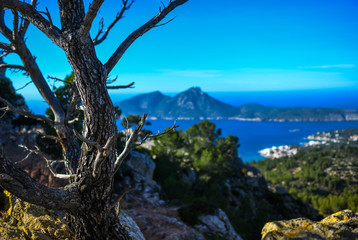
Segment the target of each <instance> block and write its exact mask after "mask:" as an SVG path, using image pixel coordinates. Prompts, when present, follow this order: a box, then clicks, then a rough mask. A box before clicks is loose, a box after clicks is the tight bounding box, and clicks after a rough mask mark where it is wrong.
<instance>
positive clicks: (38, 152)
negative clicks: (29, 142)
mask: <svg viewBox="0 0 358 240" xmlns="http://www.w3.org/2000/svg"><path fill="white" fill-rule="evenodd" d="M19 147H22V148H24V149H25V150H26V151H28V152H29V153H28V154H27V156H26V157H25V158H24V159H22V160H20V161H18V162H16V164H18V163H20V162H23V161H25V160H26V159H27V158H28V157H29V156H31V155H32V154H36V155H40V156H41V157H42V158H43V159H45V161H46V163H47V167H48V168H49V170H50V172H51V173H52V175H53V176H54V177H56V178H60V179H65V180H69V179H73V178H75V177H76V174H61V173H56V171H55V169H53V167H52V165H53V163H55V162H59V161H51V160H49V159H47V157H46V156H45V155H44V154H43V153H42V152H41V150H40V149H39V148H38V147H37V146H35V148H36V150H33V149H30V148H28V147H26V146H24V145H19ZM62 162H64V161H62Z"/></svg>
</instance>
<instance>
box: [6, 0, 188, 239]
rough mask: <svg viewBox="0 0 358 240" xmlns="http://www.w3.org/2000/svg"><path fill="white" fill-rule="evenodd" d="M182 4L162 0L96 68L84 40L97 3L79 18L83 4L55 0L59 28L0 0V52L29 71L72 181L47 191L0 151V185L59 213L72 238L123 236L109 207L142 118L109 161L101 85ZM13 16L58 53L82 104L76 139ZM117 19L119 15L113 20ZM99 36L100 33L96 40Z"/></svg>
mask: <svg viewBox="0 0 358 240" xmlns="http://www.w3.org/2000/svg"><path fill="white" fill-rule="evenodd" d="M187 1H188V0H170V1H169V2H168V5H167V6H165V7H164V8H163V9H160V10H159V13H158V14H157V15H156V16H154V17H153V18H152V19H151V20H149V21H148V22H147V23H145V24H144V25H143V26H141V27H139V28H138V29H137V30H135V31H134V32H133V33H132V34H130V35H129V36H128V37H127V38H126V39H125V40H124V41H123V42H122V43H121V44H120V45H119V46H118V48H117V50H116V51H115V52H114V53H113V54H112V56H111V57H110V59H109V60H108V61H107V63H106V64H104V65H103V64H102V63H101V62H100V61H99V60H98V58H97V56H96V52H95V48H94V44H93V41H92V39H91V37H90V35H89V30H90V29H91V26H92V23H93V20H94V19H95V17H96V15H97V12H98V10H99V8H100V6H101V4H102V3H103V0H94V1H92V4H91V5H90V7H89V10H88V11H87V14H86V13H85V7H84V3H83V0H58V6H59V10H60V19H61V29H59V28H57V27H56V26H54V25H53V22H52V19H51V15H50V13H49V12H48V10H47V12H45V13H44V12H40V11H37V10H36V0H34V1H32V3H31V4H28V3H26V2H24V1H16V0H0V32H1V33H2V34H3V35H4V36H5V37H6V38H7V39H8V40H9V41H10V42H11V43H12V44H13V45H10V44H5V43H0V45H1V47H3V48H4V49H5V50H7V51H8V52H10V51H12V50H15V49H16V50H15V51H16V52H17V53H18V55H19V56H20V57H21V60H22V62H23V64H24V66H17V68H19V69H22V70H26V71H27V72H28V73H29V75H30V76H31V79H32V80H33V81H34V83H35V85H36V87H37V88H38V89H39V91H40V93H41V95H42V96H43V97H44V99H45V100H46V102H47V103H48V104H49V106H50V107H51V109H52V111H53V112H54V115H55V120H54V123H53V124H52V126H54V127H55V129H56V131H57V134H58V136H59V137H60V139H61V141H60V143H61V145H62V147H63V152H64V157H65V160H66V161H65V162H66V164H67V166H66V170H67V173H68V174H71V175H75V176H76V177H75V178H74V179H72V182H71V184H69V185H68V186H67V188H64V189H60V190H54V189H49V188H46V187H41V186H39V184H36V182H35V180H33V179H31V178H30V177H29V176H27V175H26V174H25V173H24V172H23V171H20V170H18V169H17V168H15V167H13V166H12V164H11V163H9V162H8V161H6V160H3V159H4V158H3V157H2V155H1V151H0V163H2V164H0V184H1V185H2V186H4V187H5V188H6V189H7V190H9V191H10V192H12V193H15V195H17V196H19V197H20V198H23V199H24V200H27V201H29V202H32V203H35V204H36V203H37V204H39V205H42V206H44V207H48V208H50V209H61V210H64V211H66V213H67V219H68V222H69V227H70V229H71V230H72V231H73V233H74V234H75V235H76V237H77V238H78V239H94V240H96V239H101V240H102V239H129V236H128V233H127V231H126V229H125V228H124V226H122V225H121V223H120V222H119V219H118V217H117V216H116V214H115V212H114V209H112V200H113V192H112V191H113V182H114V174H115V171H116V170H117V168H118V167H119V166H120V163H121V162H122V160H123V159H124V158H125V156H126V154H128V153H129V151H130V147H131V145H132V144H133V141H134V139H135V136H136V135H137V134H139V132H140V131H141V128H142V126H143V124H144V121H145V116H143V118H142V120H141V123H140V124H139V125H138V126H137V128H136V129H135V130H134V133H133V134H134V135H132V136H131V137H130V138H129V140H128V141H127V143H126V146H125V151H124V152H123V153H122V154H121V155H120V156H119V158H118V159H116V149H115V146H116V134H117V126H116V119H115V112H114V107H113V103H112V101H111V99H110V97H109V95H108V91H107V86H106V80H107V77H108V74H109V72H110V71H111V70H112V69H113V68H114V66H115V65H116V64H117V63H118V61H119V59H120V58H121V57H122V56H123V54H124V53H125V52H126V50H127V49H128V47H129V46H130V45H131V44H132V43H133V42H134V41H135V40H136V39H138V38H139V37H140V36H142V35H143V34H144V33H146V32H147V31H149V30H150V29H152V28H154V27H157V26H161V25H162V24H159V23H160V21H162V20H163V19H164V18H165V17H166V16H167V14H169V13H170V12H171V11H172V10H174V9H175V8H176V7H177V6H180V5H182V4H184V3H185V2H187ZM133 2H134V1H131V3H129V4H128V5H127V1H123V8H122V11H125V10H127V9H128V8H129V6H130V5H131V4H132V3H133ZM5 8H10V9H11V10H12V13H13V16H14V20H13V21H14V24H13V29H12V30H10V29H9V28H7V27H6V25H5V22H4V19H3V17H4V14H3V13H4V11H3V9H5ZM17 11H18V12H19V13H20V14H21V16H22V17H24V18H25V20H24V21H25V22H26V21H29V22H31V23H32V24H34V25H35V26H36V27H37V28H38V29H39V30H40V31H42V32H43V33H44V34H46V36H47V37H48V38H49V39H51V40H52V41H53V42H54V43H55V44H56V45H57V46H59V47H60V48H62V50H64V52H65V54H66V56H67V59H68V61H69V63H70V65H71V67H72V70H73V73H74V83H75V84H76V87H77V90H78V93H79V95H80V98H81V102H82V105H83V112H84V120H83V130H82V136H80V135H79V134H77V132H75V133H76V134H74V132H73V126H72V125H71V124H69V123H68V120H69V119H67V118H68V116H66V112H65V110H64V109H63V108H62V106H61V104H60V102H59V101H58V99H57V98H56V96H54V94H53V93H52V92H51V90H50V89H49V87H48V85H47V83H46V81H45V79H44V77H43V75H42V74H41V71H40V69H39V67H38V66H37V64H36V61H35V58H34V57H33V56H32V55H31V53H30V51H29V50H28V48H27V46H26V45H25V41H24V34H25V30H26V29H27V26H28V24H24V25H22V26H21V27H20V30H19V29H18V22H19V16H20V14H18V12H17ZM43 14H45V15H46V16H47V18H45V17H44V16H43ZM122 14H123V12H122V13H121V14H120V16H121V15H122ZM114 24H115V23H114ZM20 25H21V24H20ZM110 28H111V27H110ZM106 34H108V32H106V33H105V35H104V36H106ZM95 39H97V37H96V38H95ZM12 46H15V49H12ZM12 66H13V65H12ZM0 67H1V66H0ZM7 67H10V65H8V66H7ZM67 113H69V112H67ZM68 115H71V114H68ZM43 119H47V118H45V117H44V118H43ZM49 122H50V120H49ZM51 123H52V122H51ZM76 137H78V138H79V139H81V141H83V144H82V147H81V148H79V146H78V140H77V138H76ZM1 166H2V167H1ZM31 191H35V192H36V193H37V194H35V195H34V196H32V195H31V194H29V193H30V192H31ZM40 193H44V194H43V196H46V197H45V198H41V194H40ZM72 201H75V202H72Z"/></svg>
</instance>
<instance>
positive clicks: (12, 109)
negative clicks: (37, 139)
mask: <svg viewBox="0 0 358 240" xmlns="http://www.w3.org/2000/svg"><path fill="white" fill-rule="evenodd" d="M0 102H2V103H4V104H5V105H6V106H5V107H3V108H0V111H5V112H6V111H10V112H14V113H17V114H20V115H23V116H25V117H28V118H32V119H36V120H40V121H44V122H45V123H47V124H49V125H50V126H54V122H53V121H52V120H51V119H49V118H47V117H46V116H44V115H37V114H33V113H31V112H24V111H20V110H18V109H17V108H15V107H14V106H13V105H12V104H11V103H10V102H8V101H7V100H5V99H4V98H2V97H0Z"/></svg>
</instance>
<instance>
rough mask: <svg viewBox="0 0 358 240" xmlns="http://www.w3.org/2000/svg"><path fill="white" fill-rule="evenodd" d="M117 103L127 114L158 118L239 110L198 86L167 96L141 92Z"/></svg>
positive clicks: (217, 114)
mask: <svg viewBox="0 0 358 240" xmlns="http://www.w3.org/2000/svg"><path fill="white" fill-rule="evenodd" d="M116 105H117V106H118V107H119V108H120V109H122V112H123V113H124V114H126V115H129V114H143V113H147V114H148V115H149V116H151V117H157V118H199V117H205V118H208V117H212V118H218V117H224V118H228V117H231V116H234V115H235V113H236V112H237V109H236V108H235V107H233V106H230V105H228V104H226V103H223V102H220V101H218V100H216V99H214V98H212V97H210V96H209V95H208V94H207V93H204V92H202V91H201V89H200V88H198V87H193V88H190V89H188V90H187V91H185V92H182V93H179V94H177V95H176V96H174V97H168V96H165V95H163V94H162V93H160V92H158V91H156V92H152V93H147V94H141V95H138V96H135V97H133V98H130V99H128V100H124V101H122V102H119V103H117V104H116Z"/></svg>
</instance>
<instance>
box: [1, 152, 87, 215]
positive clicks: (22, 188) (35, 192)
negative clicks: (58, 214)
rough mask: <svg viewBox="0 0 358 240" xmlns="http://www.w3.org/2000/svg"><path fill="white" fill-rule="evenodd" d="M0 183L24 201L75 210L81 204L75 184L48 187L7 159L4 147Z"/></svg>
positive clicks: (53, 207)
mask: <svg viewBox="0 0 358 240" xmlns="http://www.w3.org/2000/svg"><path fill="white" fill-rule="evenodd" d="M0 185H1V186H2V187H3V188H5V189H6V190H8V191H9V192H11V193H12V194H14V195H15V196H17V197H19V198H21V199H23V200H24V201H26V202H29V203H33V204H36V205H40V206H43V207H45V208H50V209H58V210H64V211H69V212H75V211H76V210H77V209H78V207H79V206H80V201H81V200H80V199H81V198H80V195H79V193H78V190H77V188H76V186H75V184H70V185H67V186H66V187H65V188H59V189H54V188H49V187H46V186H44V185H42V184H40V183H38V182H37V181H36V180H34V179H33V178H31V177H30V176H29V175H28V174H27V173H26V172H24V171H23V170H22V169H20V168H19V167H17V166H15V165H14V164H13V163H12V162H11V161H9V160H8V159H6V158H5V154H4V153H3V151H2V149H0Z"/></svg>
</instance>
